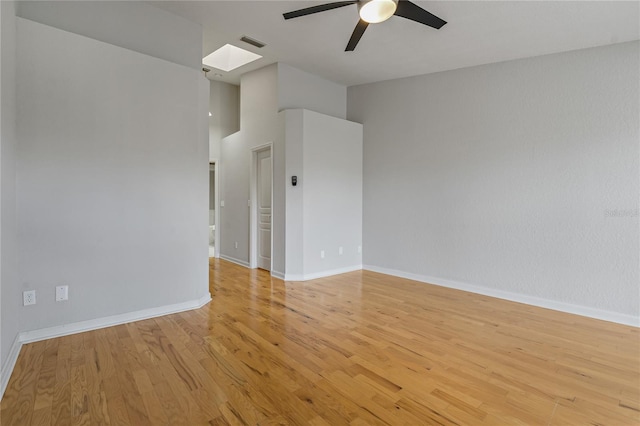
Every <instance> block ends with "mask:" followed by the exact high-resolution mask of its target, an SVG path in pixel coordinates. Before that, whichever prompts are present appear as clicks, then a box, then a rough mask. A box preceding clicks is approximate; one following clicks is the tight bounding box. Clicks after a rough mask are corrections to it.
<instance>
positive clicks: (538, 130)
mask: <svg viewBox="0 0 640 426" xmlns="http://www.w3.org/2000/svg"><path fill="white" fill-rule="evenodd" d="M638 58H639V44H638V42H630V43H623V44H618V45H611V46H608V47H601V48H593V49H586V50H580V51H574V52H569V53H563V54H555V55H549V56H542V57H537V58H531V59H524V60H518V61H512V62H504V63H498V64H492V65H486V66H479V67H474V68H467V69H460V70H455V71H449V72H443V73H438V74H431V75H426V76H419V77H412V78H406V79H400V80H392V81H386V82H381V83H374V84H369V85H363V86H356V87H351V88H349V91H348V94H349V96H348V118H349V119H350V120H354V121H358V122H361V123H364V263H365V264H367V265H371V266H374V267H379V268H387V269H390V270H396V271H402V272H407V273H413V274H418V275H422V276H430V277H437V278H439V279H443V280H451V281H456V282H461V283H467V284H470V285H475V286H481V287H486V288H492V289H496V290H501V291H507V292H512V293H517V294H522V295H528V296H534V297H539V298H543V299H547V300H552V301H558V302H564V303H569V304H574V305H579V306H586V307H590V308H595V309H600V310H604V311H610V312H615V313H620V314H626V315H633V316H638V314H639V313H640V309H639V308H640V301H639V291H638V282H639V281H640V280H639V276H638V264H639V261H638V257H639V254H638V253H639V243H638V236H639V227H638V207H639V204H638V202H639V200H638V196H639V195H638V194H639V193H640V187H639V181H638V176H639V158H640V152H639V146H638V140H639V137H640V136H639V131H638V128H639V122H638V120H639V118H638V117H639V106H638V103H639V102H638V100H639V92H638V84H639V82H638V75H639V60H638Z"/></svg>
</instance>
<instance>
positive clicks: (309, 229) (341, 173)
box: [285, 110, 362, 280]
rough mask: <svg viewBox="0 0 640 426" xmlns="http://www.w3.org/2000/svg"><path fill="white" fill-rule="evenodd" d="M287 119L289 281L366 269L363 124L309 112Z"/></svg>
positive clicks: (291, 112) (298, 112) (289, 113)
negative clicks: (295, 179)
mask: <svg viewBox="0 0 640 426" xmlns="http://www.w3.org/2000/svg"><path fill="white" fill-rule="evenodd" d="M285 119H286V129H287V131H286V135H287V138H286V146H287V150H286V152H287V163H286V164H287V168H286V175H287V179H288V181H287V185H286V200H287V224H286V234H287V247H286V253H287V258H286V279H288V280H289V279H291V280H303V279H311V278H314V277H318V276H326V275H332V274H336V273H340V272H345V271H347V270H354V269H360V268H361V266H362V255H361V253H360V251H359V247H360V246H361V245H362V125H361V124H358V123H353V122H349V121H346V120H342V119H339V118H335V117H331V116H328V115H324V114H319V113H317V112H314V111H308V110H288V111H286V113H285ZM294 175H295V176H297V177H298V184H297V185H296V186H292V185H291V182H290V177H291V176H294ZM340 247H342V254H340V253H339V248H340ZM321 251H324V258H322V257H321V256H320V252H321Z"/></svg>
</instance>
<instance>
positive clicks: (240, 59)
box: [202, 44, 262, 72]
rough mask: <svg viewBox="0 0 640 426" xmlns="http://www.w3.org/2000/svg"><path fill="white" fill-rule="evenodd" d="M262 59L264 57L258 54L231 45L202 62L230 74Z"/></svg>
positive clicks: (223, 47)
mask: <svg viewBox="0 0 640 426" xmlns="http://www.w3.org/2000/svg"><path fill="white" fill-rule="evenodd" d="M260 58H262V56H260V55H258V54H256V53H253V52H249V51H248V50H244V49H241V48H239V47H236V46H232V45H230V44H225V45H224V46H222V47H221V48H220V49H218V50H216V51H214V52H213V53H211V54H209V55H207V56H206V57H205V58H204V59H203V60H202V63H203V64H205V65H208V66H210V67H213V68H217V69H219V70H222V71H227V72H229V71H232V70H234V69H236V68H240V67H241V66H243V65H246V64H248V63H249V62H253V61H255V60H258V59H260Z"/></svg>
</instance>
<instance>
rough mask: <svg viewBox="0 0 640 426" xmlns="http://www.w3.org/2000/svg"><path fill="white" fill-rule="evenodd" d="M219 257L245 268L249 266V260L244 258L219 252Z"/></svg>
mask: <svg viewBox="0 0 640 426" xmlns="http://www.w3.org/2000/svg"><path fill="white" fill-rule="evenodd" d="M220 259H223V260H226V261H228V262H231V263H235V264H236V265H240V266H244V267H245V268H248V267H249V262H247V261H245V260H240V259H236V258H235V257H231V256H227V255H225V254H220Z"/></svg>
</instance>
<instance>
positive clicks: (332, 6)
mask: <svg viewBox="0 0 640 426" xmlns="http://www.w3.org/2000/svg"><path fill="white" fill-rule="evenodd" d="M355 3H358V0H352V1H336V2H333V3H327V4H321V5H318V6H312V7H307V8H304V9H300V10H294V11H293V12H287V13H283V14H282V16H284V19H292V18H299V17H301V16H306V15H311V14H312V13H318V12H325V11H327V10H331V9H337V8H339V7H343V6H349V5H350V4H355Z"/></svg>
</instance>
